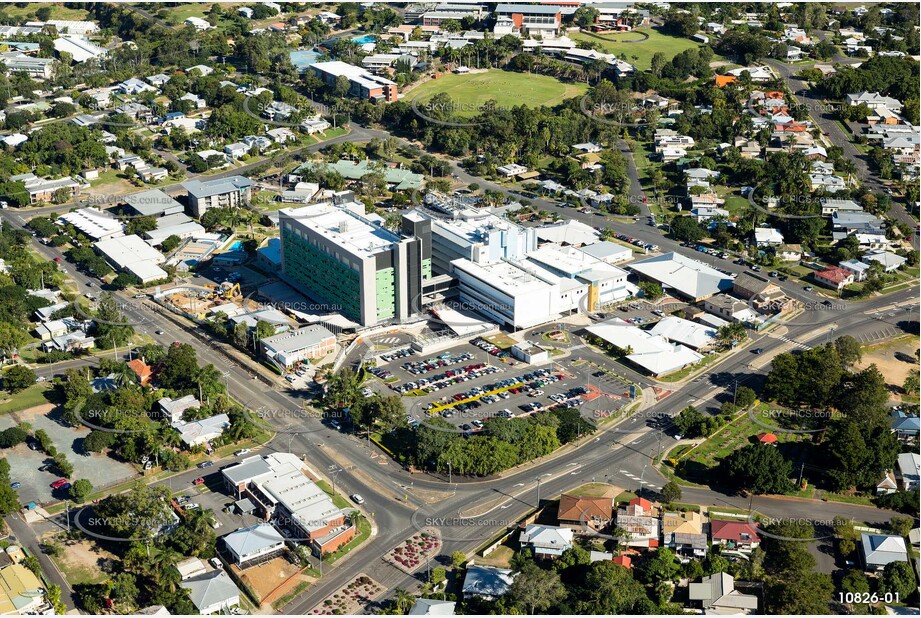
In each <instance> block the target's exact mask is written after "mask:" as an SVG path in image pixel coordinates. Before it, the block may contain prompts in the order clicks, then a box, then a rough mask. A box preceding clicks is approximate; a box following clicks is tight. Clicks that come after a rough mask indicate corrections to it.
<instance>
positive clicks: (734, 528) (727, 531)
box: [710, 519, 761, 554]
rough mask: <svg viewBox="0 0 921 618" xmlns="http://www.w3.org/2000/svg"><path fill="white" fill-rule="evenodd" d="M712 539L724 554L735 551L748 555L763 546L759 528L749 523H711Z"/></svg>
mask: <svg viewBox="0 0 921 618" xmlns="http://www.w3.org/2000/svg"><path fill="white" fill-rule="evenodd" d="M710 539H711V541H712V543H713V544H714V545H719V546H720V547H721V548H722V550H723V552H724V553H725V552H727V551H733V552H739V553H744V554H747V553H750V552H751V550H753V549H754V548H756V547H758V546H759V545H760V544H761V537H760V536H759V535H758V529H757V527H756V526H755V525H754V524H750V523H748V522H747V521H727V520H722V519H717V520H713V521H711V522H710Z"/></svg>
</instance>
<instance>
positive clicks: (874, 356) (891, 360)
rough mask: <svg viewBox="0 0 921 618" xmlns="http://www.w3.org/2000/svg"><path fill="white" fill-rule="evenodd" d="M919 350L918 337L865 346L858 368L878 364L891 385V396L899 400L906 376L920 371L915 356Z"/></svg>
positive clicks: (878, 367)
mask: <svg viewBox="0 0 921 618" xmlns="http://www.w3.org/2000/svg"><path fill="white" fill-rule="evenodd" d="M917 350H918V339H917V338H915V337H911V338H906V339H904V340H903V341H898V342H893V343H890V344H885V345H879V346H873V347H869V348H864V350H863V358H861V359H860V362H859V363H858V364H857V366H856V367H857V369H865V368H867V367H869V366H870V365H876V367H877V369H879V371H880V373H882V374H883V376H885V378H886V383H887V384H888V385H889V386H890V388H889V395H890V398H891V399H893V400H898V399H899V395H900V394H901V392H902V383H903V382H905V378H907V377H908V376H909V375H911V374H913V373H915V374H916V373H917V372H918V361H917V357H916V356H915V352H916V351H917Z"/></svg>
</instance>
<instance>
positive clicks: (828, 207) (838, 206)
mask: <svg viewBox="0 0 921 618" xmlns="http://www.w3.org/2000/svg"><path fill="white" fill-rule="evenodd" d="M819 202H821V204H822V215H823V216H826V217H830V216H832V215H834V214H835V213H836V212H849V213H856V212H863V206H861V205H860V204H858V203H857V202H855V201H854V200H839V199H834V198H830V197H823V198H822V199H821V200H819Z"/></svg>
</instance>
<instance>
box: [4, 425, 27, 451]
mask: <svg viewBox="0 0 921 618" xmlns="http://www.w3.org/2000/svg"><path fill="white" fill-rule="evenodd" d="M28 437H29V434H28V433H26V432H25V431H24V430H22V429H20V428H19V427H10V428H9V429H4V430H3V431H0V448H11V447H14V446H16V445H17V444H22V443H23V442H25V441H26V439H28Z"/></svg>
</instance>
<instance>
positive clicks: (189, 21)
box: [182, 16, 214, 31]
mask: <svg viewBox="0 0 921 618" xmlns="http://www.w3.org/2000/svg"><path fill="white" fill-rule="evenodd" d="M182 23H184V24H185V25H186V26H192V27H193V28H195V29H196V30H199V31H204V30H210V29H211V28H214V26H212V25H211V24H209V23H208V22H207V21H205V20H204V19H202V18H201V17H195V16H192V17H186V19H185V21H184V22H182Z"/></svg>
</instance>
